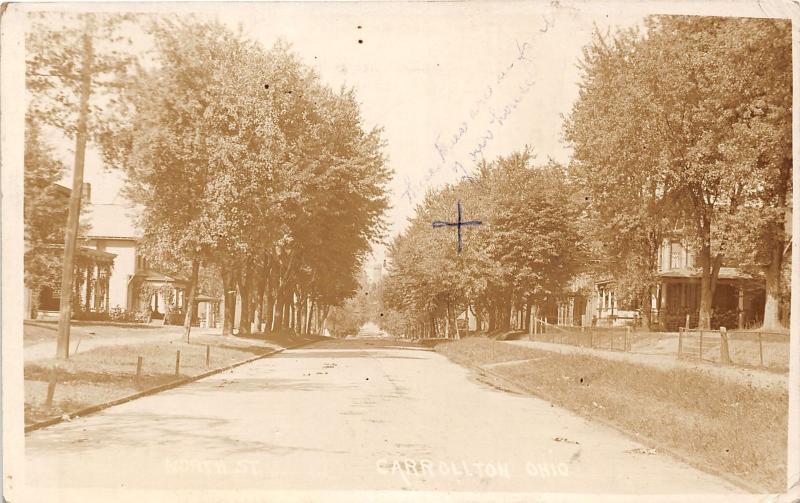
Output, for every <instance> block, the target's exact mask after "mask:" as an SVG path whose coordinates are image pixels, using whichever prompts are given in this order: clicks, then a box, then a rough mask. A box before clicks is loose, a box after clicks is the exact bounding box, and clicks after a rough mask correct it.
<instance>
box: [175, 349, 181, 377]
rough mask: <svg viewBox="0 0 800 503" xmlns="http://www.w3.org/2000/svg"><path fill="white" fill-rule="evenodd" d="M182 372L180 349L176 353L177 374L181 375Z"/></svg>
mask: <svg viewBox="0 0 800 503" xmlns="http://www.w3.org/2000/svg"><path fill="white" fill-rule="evenodd" d="M180 373H181V350H180V349H179V350H178V352H177V353H175V375H176V376H177V375H180Z"/></svg>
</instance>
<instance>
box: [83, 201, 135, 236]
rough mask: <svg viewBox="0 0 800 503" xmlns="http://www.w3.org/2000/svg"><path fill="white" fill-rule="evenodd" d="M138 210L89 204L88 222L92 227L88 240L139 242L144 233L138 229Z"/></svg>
mask: <svg viewBox="0 0 800 503" xmlns="http://www.w3.org/2000/svg"><path fill="white" fill-rule="evenodd" d="M136 214H137V210H136V208H134V207H132V206H129V205H124V204H87V205H86V222H87V223H88V224H89V226H90V230H89V231H88V233H87V235H86V237H87V238H94V239H98V238H115V239H133V240H138V239H140V238H141V237H142V233H141V232H140V231H139V229H137V228H136V224H135V222H134V217H135V216H136Z"/></svg>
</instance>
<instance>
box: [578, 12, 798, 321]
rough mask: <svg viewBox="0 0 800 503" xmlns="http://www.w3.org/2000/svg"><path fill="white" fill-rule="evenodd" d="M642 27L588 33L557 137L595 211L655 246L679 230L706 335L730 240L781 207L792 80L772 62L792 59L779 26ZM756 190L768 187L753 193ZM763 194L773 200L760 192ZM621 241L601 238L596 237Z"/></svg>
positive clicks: (733, 243)
mask: <svg viewBox="0 0 800 503" xmlns="http://www.w3.org/2000/svg"><path fill="white" fill-rule="evenodd" d="M646 28H647V33H646V35H644V36H641V35H639V34H638V33H637V32H635V31H626V32H620V33H617V34H615V35H614V36H601V35H599V34H597V35H596V37H595V40H594V41H593V43H592V45H591V46H590V47H588V48H587V49H586V51H585V53H584V59H583V62H582V65H583V78H582V83H581V92H580V95H579V99H578V101H577V102H576V104H575V106H574V107H573V110H572V113H571V115H570V117H569V118H568V120H567V121H566V123H565V133H566V134H565V136H566V137H567V139H568V140H569V141H570V142H571V143H572V145H573V147H574V148H575V161H576V162H575V165H576V167H577V168H578V170H577V173H578V176H581V177H583V179H584V182H585V183H584V186H585V187H586V188H587V189H588V193H587V197H589V198H590V201H591V206H592V207H593V208H594V209H599V210H602V209H603V208H608V209H610V210H611V212H612V214H615V213H616V214H618V215H619V217H616V220H618V221H620V220H621V221H627V222H637V225H642V224H643V225H642V227H643V228H644V229H646V232H649V233H650V234H651V235H652V236H653V237H654V238H655V240H657V239H658V238H657V236H658V235H659V230H660V229H663V228H664V224H665V222H664V219H666V220H667V221H671V222H674V223H677V224H683V228H684V231H685V233H686V234H687V236H688V238H690V239H691V241H692V243H693V247H694V248H695V249H696V250H697V259H698V264H699V265H700V267H701V271H702V273H701V295H700V313H699V315H700V320H699V323H700V326H701V327H706V328H707V327H709V325H710V322H711V316H712V313H713V299H714V293H715V290H716V284H717V278H718V276H719V270H720V268H721V267H722V264H723V261H724V260H725V259H726V257H728V258H730V257H732V256H734V255H735V249H736V247H737V241H738V240H751V241H752V240H755V239H757V237H756V236H753V235H749V236H743V235H741V234H737V230H738V228H739V227H740V226H739V225H737V222H741V221H742V218H743V216H744V215H745V214H746V213H747V212H748V208H750V207H752V206H753V205H754V204H760V205H761V206H762V207H764V208H769V207H774V206H775V204H778V202H779V201H785V194H786V191H785V190H784V189H786V187H787V184H786V183H785V180H786V178H785V176H784V177H783V178H781V175H780V173H785V169H786V168H785V166H786V163H787V159H790V155H791V154H790V150H789V149H788V141H787V131H788V130H789V129H788V128H789V124H790V121H789V120H788V117H789V116H788V113H787V112H786V111H785V110H786V108H785V107H786V104H787V102H788V100H789V98H790V94H791V92H790V91H791V88H790V84H791V82H790V78H789V77H788V76H787V75H786V73H787V71H786V67H784V68H781V67H780V64H785V63H786V62H787V61H788V59H787V58H789V55H790V52H789V42H788V40H789V38H790V37H789V30H788V24H787V23H786V22H783V21H779V20H767V19H736V18H710V17H687V16H675V17H670V16H659V17H652V18H649V19H648V20H647V23H646ZM776 50H777V51H776ZM776 53H777V54H778V55H777V56H776V55H775V54H776ZM762 61H763V63H762ZM775 82H777V83H775ZM759 111H760V112H759ZM762 112H763V113H762ZM759 117H762V118H763V117H768V118H769V119H768V120H767V121H764V120H763V119H759ZM764 122H770V129H771V130H770V132H769V133H767V134H768V135H770V140H769V141H768V142H766V143H762V144H761V145H758V146H756V145H757V142H754V138H753V137H754V134H755V135H758V133H754V131H758V130H761V131H762V132H763V131H764ZM788 136H790V135H788ZM759 137H760V139H762V140H766V139H767V138H766V136H764V135H760V136H759ZM765 170H768V171H769V172H771V173H778V175H776V176H765ZM773 179H774V180H784V182H783V183H778V182H774V183H773V182H772V181H769V182H768V180H773ZM765 183H768V185H769V186H770V187H772V188H771V189H770V190H762V188H760V187H763V186H764V185H765ZM767 192H768V193H770V194H773V195H774V194H775V193H776V192H781V193H782V195H781V196H775V197H772V199H771V200H770V199H769V198H768V197H766V198H765V197H758V196H757V194H758V193H767ZM757 200H760V201H762V202H761V203H755V201H757ZM768 200H770V201H771V202H769V203H767V202H766V201H768ZM778 213H781V211H778ZM599 214H602V213H599ZM624 227H627V228H628V229H632V228H633V226H631V225H626V226H624ZM624 227H623V230H624ZM773 229H774V231H772V232H771V234H773V235H774V234H775V233H777V232H779V231H778V226H773ZM609 230H613V229H610V228H609ZM624 237H625V232H621V233H620V234H618V235H614V233H613V232H609V233H607V235H606V236H605V238H604V240H605V241H606V242H607V243H608V242H609V241H611V240H613V239H620V238H624ZM778 241H780V240H778ZM635 242H636V241H634V243H635ZM639 242H640V243H641V245H642V246H637V247H636V248H637V253H642V254H643V255H646V256H652V251H650V250H652V246H651V245H652V240H650V239H644V240H639ZM770 242H771V241H770ZM779 247H781V245H780V243H779V242H778V243H777V244H775V245H774V246H772V248H774V249H776V250H777V248H779ZM782 252H783V250H781V253H782ZM620 258H622V257H620ZM649 262H650V261H649V260H644V261H643V262H642V268H643V269H644V268H647V267H649ZM778 262H779V260H777V259H770V260H769V261H768V263H774V264H776V265H778ZM768 288H769V287H768ZM768 304H769V303H768Z"/></svg>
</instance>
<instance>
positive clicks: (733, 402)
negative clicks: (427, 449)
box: [436, 337, 788, 492]
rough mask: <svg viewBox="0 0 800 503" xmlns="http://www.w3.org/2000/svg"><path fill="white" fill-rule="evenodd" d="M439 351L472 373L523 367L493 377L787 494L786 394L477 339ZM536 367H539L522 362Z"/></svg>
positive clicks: (710, 467) (707, 377) (693, 460)
mask: <svg viewBox="0 0 800 503" xmlns="http://www.w3.org/2000/svg"><path fill="white" fill-rule="evenodd" d="M436 351H438V352H440V353H442V354H444V355H446V356H447V357H448V358H450V359H451V360H453V361H454V362H456V363H459V364H462V365H465V366H468V367H473V368H474V367H479V366H483V365H487V364H493V363H501V362H514V361H518V363H508V364H506V365H501V366H495V367H492V369H491V370H492V372H493V373H495V374H498V375H500V376H501V377H503V378H504V379H507V380H509V381H510V382H512V383H514V384H517V385H519V386H520V387H522V388H523V389H525V390H528V391H529V392H531V393H533V394H535V395H536V396H539V397H541V398H543V399H546V400H548V401H550V402H552V403H554V404H556V405H558V406H561V407H564V408H566V409H569V410H571V411H573V412H576V413H578V414H580V415H581V416H583V417H586V418H590V419H591V418H597V419H599V420H602V421H603V422H605V423H607V424H610V425H613V426H615V427H617V428H619V429H620V430H622V431H625V432H627V433H630V434H633V435H636V436H637V438H640V439H641V440H642V441H643V442H644V443H649V444H651V445H654V446H656V447H661V448H662V449H665V450H667V451H671V452H674V453H678V454H679V455H680V456H681V457H683V458H685V459H686V460H687V461H689V462H690V463H691V464H692V465H694V466H696V467H698V468H700V469H705V470H707V471H711V472H714V473H726V474H730V475H732V476H733V477H734V478H739V479H742V480H744V481H746V482H748V483H749V484H750V485H754V486H756V487H761V488H763V490H764V491H767V492H783V491H784V490H785V483H786V449H787V434H786V431H787V416H788V393H787V392H786V390H770V389H759V388H755V387H752V386H747V385H742V384H736V383H731V382H728V381H724V380H722V379H718V378H715V377H713V376H710V375H706V374H703V373H700V372H696V371H692V370H686V369H675V370H661V369H655V368H651V367H646V366H643V365H637V364H631V363H626V362H618V361H610V360H606V359H603V358H597V357H593V356H589V355H580V354H560V353H553V352H548V351H540V350H536V349H531V348H526V347H519V346H513V345H510V344H505V343H502V342H497V341H493V340H489V339H486V338H479V337H473V338H467V339H462V340H460V341H457V342H449V343H445V344H440V345H438V346H437V347H436ZM531 359H536V360H535V361H524V360H531Z"/></svg>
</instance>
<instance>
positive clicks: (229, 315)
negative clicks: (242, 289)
mask: <svg viewBox="0 0 800 503" xmlns="http://www.w3.org/2000/svg"><path fill="white" fill-rule="evenodd" d="M221 275H222V288H223V290H224V293H223V298H224V299H225V306H224V307H225V309H224V311H223V313H222V315H223V319H222V335H225V336H230V335H233V323H234V319H235V318H236V285H235V283H234V280H233V271H231V270H230V269H228V268H225V267H223V268H222V269H221Z"/></svg>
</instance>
